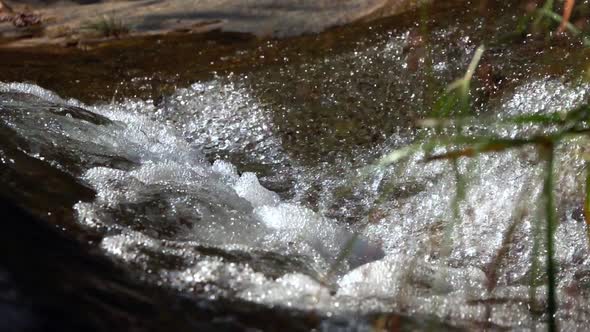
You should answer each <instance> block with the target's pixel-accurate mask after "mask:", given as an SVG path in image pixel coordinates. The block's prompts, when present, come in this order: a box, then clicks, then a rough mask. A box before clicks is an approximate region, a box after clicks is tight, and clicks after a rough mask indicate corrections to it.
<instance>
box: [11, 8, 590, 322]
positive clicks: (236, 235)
mask: <svg viewBox="0 0 590 332" xmlns="http://www.w3.org/2000/svg"><path fill="white" fill-rule="evenodd" d="M508 7H510V6H508ZM510 10H514V9H513V8H507V9H505V10H501V11H499V12H498V13H496V14H495V15H496V16H494V25H493V27H494V29H496V31H495V32H494V34H492V37H489V36H490V29H491V28H490V26H491V25H490V24H491V23H490V22H489V20H490V18H487V21H486V18H485V17H484V16H482V17H473V16H469V15H463V16H461V18H457V19H456V20H449V19H448V17H447V20H446V21H445V22H446V23H445V24H441V25H435V24H433V26H432V27H431V30H430V31H427V32H424V31H422V32H419V30H417V29H416V28H415V27H412V26H404V27H397V28H395V29H381V30H379V31H378V32H375V33H374V34H370V33H369V34H368V35H369V36H368V37H367V38H364V39H362V40H360V41H358V42H356V44H355V46H354V47H353V48H352V49H351V50H346V51H344V52H340V53H338V54H329V55H326V56H325V57H321V56H320V57H317V58H315V59H310V61H308V62H304V63H294V64H289V61H287V62H286V64H281V65H275V66H269V67H268V68H263V69H259V70H256V71H254V72H250V73H241V74H228V75H225V74H224V75H219V76H216V77H214V78H212V79H207V80H202V81H199V82H196V83H194V84H192V85H190V86H188V87H186V88H178V89H176V91H174V92H173V93H171V94H169V95H166V96H164V97H163V98H159V99H158V100H152V99H138V98H125V99H122V100H119V101H116V100H113V101H106V102H98V103H92V104H85V103H82V102H80V101H77V100H75V99H67V96H58V95H57V94H56V93H54V92H52V91H50V90H47V89H44V88H41V87H39V86H37V85H34V84H27V83H9V82H6V83H0V127H1V128H2V129H1V130H2V132H3V133H2V134H1V135H2V137H3V138H2V143H1V144H2V145H0V164H1V165H2V169H3V172H5V174H13V176H14V177H18V176H21V177H22V176H26V171H23V167H25V166H23V165H24V164H27V163H28V164H27V165H33V164H32V162H30V161H28V162H25V161H23V159H22V158H21V159H15V157H14V156H16V155H19V154H24V155H26V157H27V158H29V159H30V160H36V161H35V162H40V163H39V164H35V166H30V167H31V168H34V169H33V170H31V171H30V172H29V173H31V174H37V175H39V174H41V175H40V176H41V177H56V178H62V179H68V180H67V181H66V180H64V181H63V182H64V183H66V182H67V183H69V184H68V185H67V186H66V185H64V186H66V187H64V188H63V189H56V191H57V192H58V193H57V195H58V196H59V195H60V194H59V192H60V190H61V191H62V192H63V193H64V194H63V195H64V196H63V197H62V196H60V198H55V202H53V201H50V202H49V203H43V204H47V205H49V207H47V206H45V205H41V206H37V207H31V206H34V205H35V204H37V203H35V197H37V199H38V200H48V199H49V198H48V197H51V196H52V194H51V193H49V194H48V193H40V192H39V190H40V189H38V188H35V186H34V185H31V186H30V187H27V188H22V187H17V186H21V184H18V182H16V183H17V184H14V183H13V184H8V185H7V186H8V187H7V188H5V189H4V190H5V192H10V191H11V190H13V191H19V190H21V191H28V193H27V195H28V196H27V197H32V199H31V200H30V201H28V202H25V203H24V205H26V206H30V207H31V209H32V210H35V211H36V212H37V214H46V216H47V218H48V219H52V218H53V217H55V214H56V213H57V214H58V216H63V215H64V214H59V213H60V212H59V211H61V210H59V209H62V208H63V209H66V210H67V209H73V210H71V211H73V212H72V216H73V219H72V221H71V222H70V223H66V222H64V221H63V220H65V219H63V220H62V221H59V220H58V221H54V222H55V223H57V224H58V226H60V227H63V228H65V232H66V233H67V232H89V233H92V234H98V235H97V236H96V239H97V240H95V241H96V242H95V243H94V244H95V245H97V246H99V247H100V248H101V249H102V250H103V251H104V252H105V253H106V254H107V255H109V256H110V257H112V258H113V259H115V260H116V261H117V262H120V263H121V264H123V265H124V266H125V267H126V268H128V269H129V270H130V271H133V272H134V273H135V275H136V276H137V277H138V278H140V279H142V280H145V281H146V282H148V283H151V284H155V285H159V286H164V287H170V288H173V289H176V290H179V291H180V292H182V293H184V294H189V295H190V294H193V295H199V296H201V295H205V296H207V297H208V298H210V299H216V298H235V299H240V300H244V301H246V302H254V303H258V304H262V305H265V306H279V307H286V308H292V309H294V310H302V311H304V312H317V313H319V314H320V315H324V316H327V317H330V316H332V315H334V316H341V317H346V316H347V315H348V316H350V317H359V315H360V316H361V317H362V316H363V315H368V314H375V313H387V312H398V313H402V314H404V315H409V316H416V317H435V319H436V320H438V321H441V322H448V323H450V324H451V325H454V326H459V327H467V328H474V329H477V328H478V327H481V326H487V327H490V328H499V329H501V328H522V329H532V328H541V329H542V328H544V326H545V321H546V318H547V317H546V313H545V311H544V307H545V305H546V302H547V291H546V282H547V280H546V278H545V276H544V274H543V271H544V265H545V263H544V259H543V257H544V250H545V246H544V242H543V240H542V239H541V240H539V239H538V238H537V240H535V234H539V233H540V231H543V228H544V227H545V226H544V222H543V220H544V210H543V204H542V203H541V202H542V190H543V178H544V167H545V166H544V165H545V164H544V161H543V159H542V156H541V155H540V153H539V151H537V150H536V149H535V148H533V147H522V148H518V149H509V150H506V151H503V152H493V153H487V154H481V155H478V156H476V157H473V158H460V159H459V161H458V163H457V168H458V171H459V173H460V174H462V180H464V182H465V187H464V191H465V198H464V199H462V200H461V201H460V202H459V203H458V208H457V211H454V210H453V204H454V199H455V192H456V190H457V177H456V174H455V171H454V169H453V164H452V163H451V162H450V161H447V160H439V161H431V162H428V161H426V160H425V155H424V153H423V152H420V151H421V150H418V151H417V152H416V153H414V154H411V155H410V156H409V157H408V158H406V159H402V160H400V161H398V162H396V163H393V164H391V165H389V166H387V167H371V166H372V165H373V166H374V165H376V163H377V162H378V160H379V158H381V157H382V156H384V155H387V154H388V153H390V152H392V151H400V150H399V149H402V150H403V148H404V147H412V146H415V144H420V143H421V142H423V140H424V138H425V137H429V135H431V134H432V133H431V131H429V130H427V129H424V128H420V127H419V126H417V120H418V119H421V118H424V117H425V116H426V115H427V114H428V112H429V109H428V107H425V106H424V105H427V104H428V103H429V101H430V100H431V99H432V98H433V97H432V95H430V93H431V92H429V91H437V89H438V87H444V86H445V85H446V84H448V83H450V82H452V81H453V80H454V79H456V78H457V77H460V76H461V75H463V73H464V71H465V69H466V68H467V65H468V63H469V61H470V60H471V57H472V56H473V54H474V51H475V49H476V48H477V47H478V46H479V44H480V43H482V42H486V43H491V44H492V46H490V48H488V50H487V51H486V53H485V55H484V59H483V60H482V63H481V64H480V68H482V69H481V71H480V72H479V73H478V75H479V76H477V77H476V79H475V80H476V82H475V85H474V87H473V88H472V107H473V109H474V111H473V112H474V113H473V115H474V118H478V119H480V120H482V121H479V122H478V121H474V122H473V124H472V125H471V126H470V127H469V128H470V129H469V130H470V131H471V132H472V133H486V134H489V135H494V136H495V137H502V138H516V137H529V136H530V135H532V134H535V133H543V134H546V133H548V132H551V130H552V128H546V127H538V126H533V125H520V126H514V125H509V124H502V123H503V122H502V119H505V118H508V117H513V116H517V115H534V114H549V113H553V112H564V111H569V110H572V109H574V108H575V107H577V106H580V105H583V104H585V103H587V102H588V97H589V93H590V86H589V85H588V84H586V83H584V81H583V80H581V79H580V78H579V77H578V75H577V73H578V72H579V68H580V66H581V60H580V59H582V58H583V57H584V53H583V52H581V51H578V50H577V49H576V47H577V46H567V47H565V49H566V50H565V51H564V48H563V47H560V46H559V45H558V46H555V48H554V47H553V46H551V47H549V46H541V45H542V42H544V41H539V40H538V39H536V38H535V37H531V36H529V37H525V39H524V40H523V41H519V42H517V43H513V44H510V47H506V46H503V47H500V46H494V43H499V41H498V40H500V37H498V36H501V35H502V33H504V32H509V31H510V29H511V27H513V25H514V21H515V20H516V18H515V17H514V16H512V15H510V13H509V12H510ZM441 15H443V14H441ZM420 34H422V35H420ZM487 38H491V40H489V39H487ZM425 40H428V41H427V42H426V41H425ZM268 47H273V46H272V45H270V46H268ZM564 53H565V54H566V55H567V56H564V57H563V61H561V62H560V63H559V64H557V65H556V64H554V63H547V61H546V59H547V58H548V57H555V56H557V55H562V54H564ZM424 68H429V69H428V70H426V69H424ZM486 119H487V120H489V121H488V122H485V121H484V120H486ZM587 146H588V140H587V139H586V138H585V137H572V138H568V139H565V140H563V141H562V142H561V143H560V144H559V145H558V146H557V147H556V151H557V152H556V153H557V154H556V162H555V166H554V170H555V177H554V181H555V197H556V204H557V207H558V208H557V216H558V221H559V223H558V226H557V231H556V234H555V243H556V257H555V259H556V263H557V300H558V311H557V314H556V317H557V319H558V321H559V324H560V326H561V327H562V329H564V330H569V329H571V330H577V329H582V328H583V327H585V326H588V324H589V323H590V301H589V300H588V299H589V298H590V297H589V296H588V295H590V294H589V293H588V292H589V289H590V288H589V285H590V284H589V283H590V258H588V257H589V255H588V254H589V253H590V252H589V250H590V248H589V247H588V241H587V237H586V225H585V222H584V217H583V195H584V194H583V190H584V188H583V183H584V181H585V168H584V167H585V160H584V155H585V153H586V151H587ZM443 150H444V149H443ZM29 159H27V160H29ZM23 163H24V164H23ZM9 172H12V173H9ZM23 174H25V175H23ZM68 181H69V182H68ZM11 185H12V186H13V187H10V186H11ZM88 190H90V193H88ZM35 195H37V196H35ZM25 196H26V195H25ZM66 196H68V197H69V196H73V197H71V198H64V197H66ZM62 198H63V201H60V199H62ZM51 199H54V198H51ZM52 202H53V203H52ZM64 202H65V203H64ZM68 202H71V203H69V206H68ZM27 204H28V205H27ZM52 204H53V206H52ZM60 204H61V205H63V206H64V207H59V208H55V206H61V205H60ZM66 214H67V213H66ZM56 218H59V217H56ZM77 229H81V230H82V231H76V230H77ZM543 234H544V233H543ZM535 247H537V248H536V249H535ZM533 261H534V262H536V263H535V264H536V265H537V266H538V269H539V271H541V272H540V273H538V276H537V277H536V278H534V273H535V272H534V269H535V264H533ZM531 279H533V281H532V282H531ZM531 294H534V295H535V296H534V298H532V297H531ZM351 319H352V318H351ZM367 324H369V323H367ZM354 326H355V327H354V328H352V327H351V329H359V330H362V329H369V328H370V327H369V325H354ZM324 329H326V330H330V327H326V326H325V327H324Z"/></svg>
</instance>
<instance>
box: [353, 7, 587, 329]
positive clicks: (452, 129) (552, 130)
mask: <svg viewBox="0 0 590 332" xmlns="http://www.w3.org/2000/svg"><path fill="white" fill-rule="evenodd" d="M572 3H573V2H572V1H571V0H568V1H567V2H566V3H565V6H567V5H572V6H573V4H572ZM556 7H557V6H556V5H555V4H554V2H553V1H552V0H548V1H546V2H545V3H544V5H543V6H541V7H540V8H537V9H535V11H534V13H533V14H530V15H525V16H524V17H523V19H522V20H521V22H520V23H519V25H518V26H517V31H516V33H515V35H522V34H524V33H528V32H535V33H545V34H546V35H547V36H552V35H553V31H555V28H556V26H557V25H558V24H561V26H563V27H565V30H566V31H567V32H569V33H570V34H571V35H572V36H573V37H575V38H581V41H582V43H583V45H584V47H590V39H589V38H588V34H587V33H586V32H584V31H582V30H581V29H579V28H578V27H576V26H575V25H573V24H572V23H570V22H569V21H568V20H567V19H564V18H563V17H562V16H561V15H559V14H557V13H556V12H555V11H554V10H555V9H556ZM566 10H567V9H566ZM574 10H575V8H574ZM568 15H569V14H568ZM484 50H485V49H484V47H483V45H482V46H480V47H479V48H477V50H476V51H475V52H474V55H473V57H472V61H471V63H470V64H469V66H468V68H467V70H466V72H465V75H464V76H463V77H461V78H459V79H458V80H456V81H455V82H453V83H451V84H449V85H448V87H447V88H446V90H445V91H443V92H442V93H441V94H440V95H439V97H438V98H437V99H436V101H435V102H434V105H433V106H432V108H431V113H430V114H431V117H429V118H426V119H422V120H420V121H419V125H420V126H421V127H423V128H424V130H426V131H429V133H430V134H429V135H422V137H423V139H422V140H421V141H418V142H417V143H414V144H413V145H410V146H406V147H404V148H402V149H399V150H395V151H392V152H391V153H389V154H387V155H385V156H383V157H382V158H381V159H380V160H378V161H377V162H376V163H375V164H374V165H372V166H370V167H368V168H366V169H365V170H364V171H363V172H362V174H363V176H366V175H367V174H370V173H371V172H373V171H374V170H376V169H381V168H384V167H387V166H388V165H391V164H394V163H398V162H400V161H402V160H404V159H406V158H408V157H410V156H412V155H414V154H421V155H424V158H423V159H424V160H425V161H426V162H430V161H434V160H447V161H448V162H449V163H451V165H452V169H453V171H454V174H455V184H456V186H455V196H454V198H453V199H452V201H451V205H452V206H451V207H450V209H451V211H452V216H453V221H452V222H448V223H447V225H446V226H445V230H444V233H445V235H444V239H445V241H447V243H443V248H441V254H442V255H443V257H444V256H445V255H448V254H449V253H450V250H451V246H452V243H449V242H450V241H452V240H451V239H452V238H451V233H452V230H453V227H454V226H456V225H458V223H459V222H460V220H459V219H460V204H461V202H462V201H463V200H464V198H465V195H466V189H465V188H466V180H465V178H464V176H463V174H461V172H460V171H459V167H458V162H459V160H460V159H465V158H472V157H476V156H477V155H479V154H482V153H495V152H502V151H506V150H510V149H519V148H523V147H526V146H532V147H535V149H536V150H537V151H538V154H539V156H540V159H541V160H542V161H543V162H544V165H545V167H544V174H545V175H544V180H543V191H542V197H541V199H542V201H541V202H540V204H542V206H543V209H542V210H541V211H542V213H541V214H540V216H539V218H538V222H537V223H535V224H534V225H533V228H532V229H533V232H534V234H533V239H534V244H533V261H532V266H531V276H530V293H529V296H530V301H531V302H530V306H531V311H536V309H535V308H534V307H535V303H536V301H535V289H536V286H538V283H539V281H538V280H539V278H538V277H539V276H538V274H539V273H540V272H541V271H538V270H539V264H538V262H537V257H538V255H539V250H540V244H541V243H540V241H543V239H544V248H545V265H544V267H545V271H544V275H545V277H546V280H547V294H548V299H547V305H546V308H545V311H546V314H547V324H548V329H549V330H550V331H557V330H558V322H557V321H556V317H555V314H556V311H557V305H558V303H557V296H556V285H557V280H556V274H557V270H556V264H555V261H554V255H555V243H554V241H555V240H554V233H555V230H556V227H557V217H556V206H555V199H554V195H555V193H554V182H555V179H554V178H555V170H554V164H555V154H556V152H555V150H556V146H558V145H559V144H560V142H562V141H563V140H564V139H566V138H571V137H572V136H588V135H589V134H590V105H588V104H586V105H583V106H580V107H578V108H576V109H573V110H563V111H561V112H556V113H550V114H532V115H521V116H514V117H510V118H505V119H502V120H498V119H491V118H490V119H486V118H480V119H477V120H475V119H473V118H470V117H469V116H470V112H471V110H470V107H471V105H470V96H471V91H470V89H471V88H470V86H471V82H472V80H473V77H474V73H475V70H476V68H477V66H478V63H479V61H480V60H481V58H482V55H483V54H484ZM428 70H430V71H432V69H428ZM589 73H590V69H588V71H587V72H585V73H582V74H581V75H580V76H581V79H580V82H583V81H584V79H586V80H587V79H588V77H590V74H589ZM467 120H469V121H467ZM467 122H469V124H474V123H476V124H479V125H481V127H486V128H493V127H494V126H498V125H502V124H511V125H515V126H526V125H535V126H538V127H540V128H541V129H542V130H541V131H540V132H542V133H546V134H535V135H532V136H529V137H519V138H503V137H498V136H495V135H493V134H490V135H468V134H465V129H466V128H464V127H466V126H468V124H467ZM556 128H557V129H556ZM433 151H444V152H439V153H434V152H433ZM586 159H590V158H586ZM472 160H473V162H476V160H475V159H472ZM467 169H468V170H469V169H470V167H469V164H468V166H467ZM586 169H587V170H586V174H587V175H586V183H585V188H586V189H585V197H584V204H585V205H584V214H585V219H586V222H587V232H588V240H589V241H590V226H589V225H590V223H589V222H590V162H589V163H588V167H587V168H586ZM520 198H521V199H522V197H520ZM521 214H522V213H519V212H518V211H517V212H516V213H515V220H514V222H513V224H512V225H511V226H510V229H509V230H508V235H507V237H508V238H510V237H511V236H512V233H514V230H515V228H516V225H517V223H519V222H520V221H521V220H522V216H520V217H519V215H521ZM542 232H544V234H542ZM508 242H509V240H508V239H506V238H505V240H504V243H503V245H502V247H501V250H500V252H499V253H498V254H497V256H496V257H495V260H494V262H492V269H496V268H497V266H498V265H499V261H500V260H502V258H503V256H504V255H505V251H506V246H507V245H508ZM495 273H496V271H495V270H494V271H492V273H491V274H492V276H495ZM489 282H490V284H491V286H489V288H488V290H491V289H492V288H493V287H494V285H495V283H496V280H490V281H489Z"/></svg>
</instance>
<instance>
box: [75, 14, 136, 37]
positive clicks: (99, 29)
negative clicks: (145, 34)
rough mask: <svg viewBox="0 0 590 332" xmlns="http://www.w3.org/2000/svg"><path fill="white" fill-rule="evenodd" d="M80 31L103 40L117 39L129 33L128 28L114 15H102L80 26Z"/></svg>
mask: <svg viewBox="0 0 590 332" xmlns="http://www.w3.org/2000/svg"><path fill="white" fill-rule="evenodd" d="M80 28H81V29H82V31H85V32H86V33H88V34H90V35H94V36H99V37H104V38H119V37H122V36H124V35H126V34H128V33H129V31H130V30H131V29H130V27H129V26H128V25H127V24H125V23H124V22H123V20H121V19H119V18H116V17H115V16H114V15H104V16H102V17H100V18H98V19H96V20H94V21H88V22H85V23H83V24H82V25H81V27H80Z"/></svg>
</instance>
